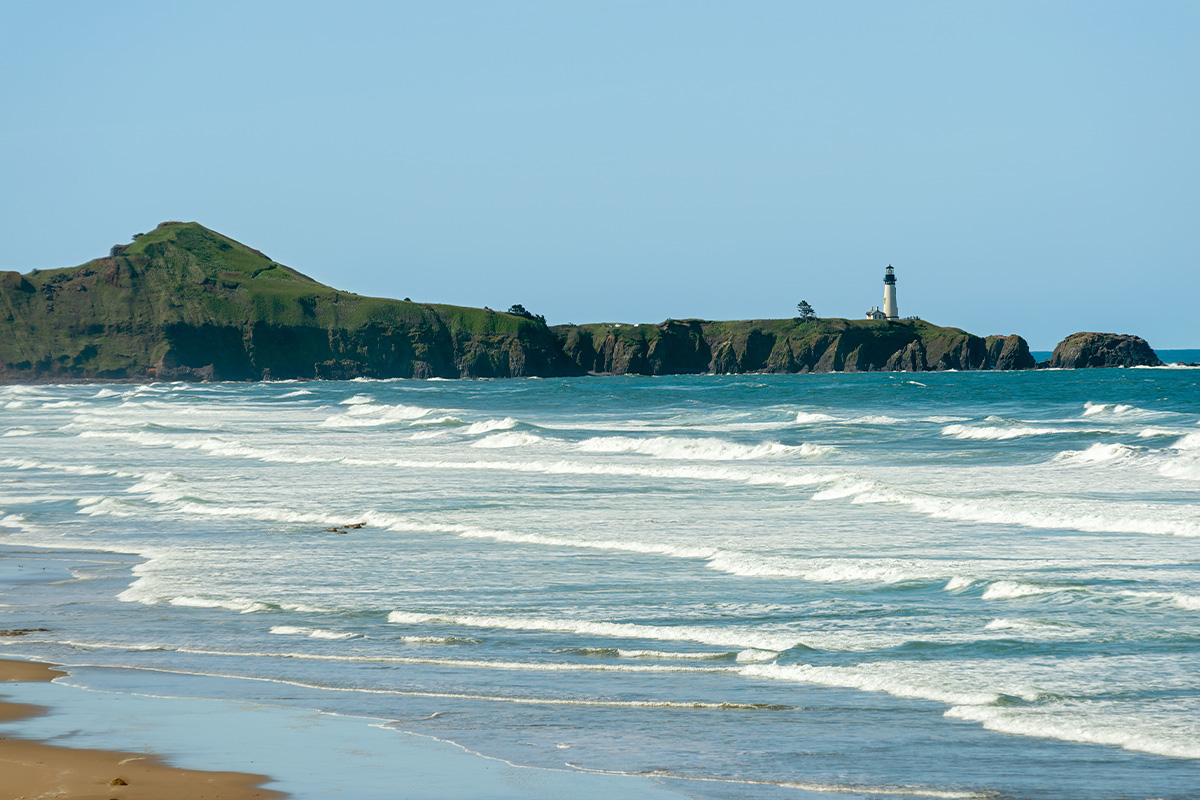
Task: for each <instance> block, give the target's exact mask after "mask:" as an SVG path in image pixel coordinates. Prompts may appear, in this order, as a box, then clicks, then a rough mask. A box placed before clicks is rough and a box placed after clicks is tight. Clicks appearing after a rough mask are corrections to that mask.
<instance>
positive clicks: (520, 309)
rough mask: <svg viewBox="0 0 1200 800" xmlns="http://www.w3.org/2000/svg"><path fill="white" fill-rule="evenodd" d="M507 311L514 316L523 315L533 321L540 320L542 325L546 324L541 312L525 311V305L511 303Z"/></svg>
mask: <svg viewBox="0 0 1200 800" xmlns="http://www.w3.org/2000/svg"><path fill="white" fill-rule="evenodd" d="M508 313H510V314H512V315H513V316H516V317H524V318H525V319H531V320H533V321H534V322H540V323H542V324H543V325H545V324H546V318H545V317H543V316H542V315H541V314H532V313H530V312H529V311H526V310H525V306H523V305H521V304H520V303H514V304H513V305H511V306H509V307H508Z"/></svg>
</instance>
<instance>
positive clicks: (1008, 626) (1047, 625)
mask: <svg viewBox="0 0 1200 800" xmlns="http://www.w3.org/2000/svg"><path fill="white" fill-rule="evenodd" d="M983 629H984V630H985V631H1022V632H1034V633H1043V634H1044V633H1047V632H1050V633H1060V634H1064V635H1069V636H1074V635H1077V634H1078V631H1077V630H1075V629H1074V628H1072V627H1070V626H1065V625H1062V624H1060V623H1054V622H1044V621H1042V620H1037V619H1025V618H1021V617H1017V618H1011V619H1010V618H1007V617H999V618H997V619H994V620H992V621H991V622H989V623H988V624H987V625H984V626H983Z"/></svg>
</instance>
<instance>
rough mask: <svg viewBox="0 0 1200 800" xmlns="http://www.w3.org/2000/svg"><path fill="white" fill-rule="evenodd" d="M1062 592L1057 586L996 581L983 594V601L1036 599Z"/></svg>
mask: <svg viewBox="0 0 1200 800" xmlns="http://www.w3.org/2000/svg"><path fill="white" fill-rule="evenodd" d="M1061 591H1063V589H1062V587H1058V586H1037V585H1034V584H1032V583H1021V582H1020V581H996V582H995V583H993V584H990V585H989V586H988V587H987V589H985V590H984V592H983V599H984V600H1016V599H1019V598H1022V597H1037V596H1040V595H1044V594H1053V593H1055V592H1061Z"/></svg>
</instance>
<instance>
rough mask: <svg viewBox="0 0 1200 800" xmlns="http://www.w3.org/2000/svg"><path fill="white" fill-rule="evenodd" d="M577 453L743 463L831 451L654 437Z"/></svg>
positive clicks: (591, 445) (592, 444) (606, 439)
mask: <svg viewBox="0 0 1200 800" xmlns="http://www.w3.org/2000/svg"><path fill="white" fill-rule="evenodd" d="M576 449H578V450H580V451H582V452H585V453H641V454H643V455H649V456H654V457H656V458H668V459H678V460H695V461H745V460H750V459H755V458H763V457H765V456H775V455H786V454H789V453H796V454H799V455H806V456H807V455H817V454H818V453H824V452H829V451H831V450H833V448H832V447H823V446H818V445H811V444H804V445H800V446H798V447H793V446H790V445H785V444H779V443H778V442H764V443H762V444H758V445H744V444H735V443H733V442H727V441H724V440H722V439H685V438H676V437H673V436H656V437H653V438H647V439H638V438H633V437H628V436H600V437H595V438H592V439H585V440H584V441H582V442H580V443H579V444H578V445H577V447H576Z"/></svg>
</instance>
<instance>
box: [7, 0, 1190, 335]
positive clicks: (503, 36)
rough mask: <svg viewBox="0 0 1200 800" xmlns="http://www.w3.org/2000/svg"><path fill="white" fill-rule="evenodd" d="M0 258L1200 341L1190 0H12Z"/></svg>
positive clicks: (452, 296) (589, 317) (647, 309)
mask: <svg viewBox="0 0 1200 800" xmlns="http://www.w3.org/2000/svg"><path fill="white" fill-rule="evenodd" d="M0 25H2V27H3V29H4V31H5V37H4V38H5V46H4V48H3V49H2V50H0V123H2V124H0V182H2V187H3V188H2V191H0V240H2V241H3V242H4V252H3V255H2V256H0V268H2V269H16V270H19V271H22V272H27V271H28V270H30V269H32V268H34V267H43V268H44V267H54V266H67V265H73V264H78V263H81V262H83V261H86V260H87V259H89V258H92V257H95V256H98V255H103V254H106V253H107V250H108V247H109V246H110V245H111V244H114V243H117V242H126V241H129V239H130V236H131V235H132V234H133V233H135V232H138V231H144V230H147V229H149V228H152V227H153V226H154V225H155V224H156V223H158V222H160V221H162V220H165V219H182V220H196V221H198V222H201V223H203V224H204V225H207V226H208V227H210V228H214V229H216V230H219V231H221V232H223V233H225V234H227V235H229V236H232V237H233V238H235V239H238V240H240V241H243V242H245V243H247V244H250V245H252V246H254V247H258V248H260V249H262V250H264V251H265V252H266V253H268V254H269V255H270V256H271V257H272V258H275V259H277V260H279V261H281V262H283V263H285V264H289V265H291V266H293V267H295V268H297V269H299V270H301V271H303V272H306V273H307V274H309V275H311V276H313V277H314V278H317V279H319V280H321V281H323V282H325V283H329V284H332V285H334V286H337V287H339V288H342V289H346V290H349V291H355V292H358V293H360V294H375V295H384V296H392V297H411V298H413V299H414V300H423V301H434V302H446V303H457V304H461V305H474V306H483V305H488V306H491V307H493V308H507V307H508V306H509V305H510V304H512V303H523V304H524V305H525V306H526V307H528V308H529V309H530V310H532V311H535V312H539V313H542V314H544V315H545V316H546V317H547V319H548V321H550V322H551V323H554V322H598V321H624V322H658V321H661V320H663V319H665V318H667V317H676V318H684V317H704V318H709V319H741V318H753V317H787V316H792V315H793V314H794V309H795V305H796V302H797V301H799V300H801V299H805V300H808V301H809V302H810V303H812V304H813V306H814V307H815V308H816V310H817V312H818V314H820V315H822V316H849V317H859V316H862V315H863V313H864V312H865V311H866V310H867V308H868V307H869V306H871V305H875V304H879V303H880V302H881V299H882V290H883V284H882V277H883V268H884V267H885V266H887V265H888V264H889V263H890V264H894V265H895V267H896V271H897V275H898V277H899V285H898V288H899V300H900V312H901V314H904V315H908V314H917V315H920V316H921V317H923V318H925V319H928V320H930V321H933V322H936V323H939V324H945V325H955V326H959V327H962V328H965V329H967V330H969V331H971V332H973V333H978V334H989V333H1009V332H1016V333H1020V334H1022V335H1024V336H1025V337H1026V338H1027V339H1028V340H1029V341H1030V344H1031V345H1032V346H1033V347H1034V348H1035V349H1048V348H1050V347H1052V346H1053V345H1054V344H1055V343H1056V342H1057V341H1058V340H1059V339H1061V338H1062V337H1063V336H1065V335H1066V334H1069V333H1072V332H1074V331H1077V330H1101V331H1116V332H1128V333H1137V334H1140V335H1142V336H1145V337H1146V338H1147V339H1149V341H1150V343H1151V344H1152V345H1154V346H1155V347H1159V348H1171V347H1200V322H1198V321H1197V320H1198V319H1200V314H1198V312H1197V307H1198V306H1200V263H1198V259H1197V253H1198V252H1200V248H1198V242H1197V238H1198V237H1197V234H1198V233H1200V199H1198V197H1200V88H1198V87H1200V46H1197V42H1200V3H1198V2H1193V1H1191V0H1189V1H1188V2H1170V1H1169V0H1161V1H1159V2H1148V3H1147V2H1123V3H1112V2H1096V1H1095V0H1089V1H1088V2H1046V1H1045V0H1039V1H1038V2H1009V1H1006V2H991V3H976V2H959V1H958V0H955V1H954V2H841V1H840V0H839V1H838V2H835V1H834V0H827V1H826V2H822V3H813V2H801V1H800V0H792V1H791V2H724V3H709V2H695V1H694V0H688V1H687V2H665V1H664V2H651V1H649V0H643V1H640V2H614V0H604V2H593V3H580V2H437V3H432V2H420V3H400V2H394V3H384V2H380V3H355V2H341V3H337V4H333V3H322V4H317V3H306V2H288V3H282V2H280V3H267V2H238V3H221V2H204V3H200V2H195V3H189V4H184V3H170V2H162V0H156V1H155V2H146V3H132V2H119V1H117V2H105V3H99V2H55V3H33V2H28V3H27V2H17V0H0Z"/></svg>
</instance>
